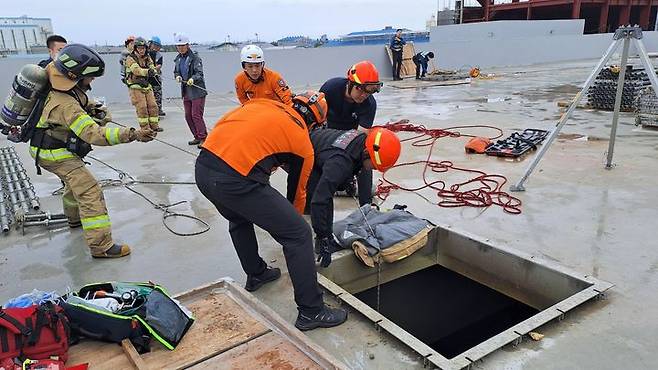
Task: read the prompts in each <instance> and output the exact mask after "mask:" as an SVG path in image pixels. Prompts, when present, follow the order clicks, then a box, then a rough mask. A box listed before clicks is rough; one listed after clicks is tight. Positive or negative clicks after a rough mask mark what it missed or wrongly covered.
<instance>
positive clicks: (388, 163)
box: [366, 127, 401, 172]
mask: <svg viewBox="0 0 658 370" xmlns="http://www.w3.org/2000/svg"><path fill="white" fill-rule="evenodd" d="M400 149H401V145H400V139H398V137H397V135H395V133H394V132H393V131H391V130H388V129H385V128H382V127H375V128H373V129H371V130H370V132H369V133H368V136H367V137H366V151H367V152H368V155H369V156H370V161H371V162H372V166H373V167H374V168H375V169H376V170H377V171H380V172H384V171H386V170H388V169H389V168H391V167H393V166H394V165H395V162H397V161H398V158H399V157H400Z"/></svg>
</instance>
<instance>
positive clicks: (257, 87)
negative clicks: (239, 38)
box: [235, 45, 292, 105]
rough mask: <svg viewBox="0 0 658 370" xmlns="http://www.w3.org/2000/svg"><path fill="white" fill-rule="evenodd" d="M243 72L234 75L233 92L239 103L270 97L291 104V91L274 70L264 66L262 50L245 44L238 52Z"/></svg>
mask: <svg viewBox="0 0 658 370" xmlns="http://www.w3.org/2000/svg"><path fill="white" fill-rule="evenodd" d="M240 60H241V62H242V69H243V70H244V71H243V72H240V73H238V74H237V76H235V93H236V94H237V95H238V100H240V103H241V104H244V103H246V102H247V101H249V100H250V99H258V98H265V99H272V100H276V101H280V102H281V103H283V104H286V105H290V104H292V93H291V91H290V88H289V87H288V84H287V83H286V81H284V80H283V78H282V77H281V75H280V74H279V73H277V72H276V71H273V70H271V69H269V68H265V58H264V57H263V50H262V49H261V48H259V47H258V46H256V45H247V46H245V47H244V48H242V51H241V52H240Z"/></svg>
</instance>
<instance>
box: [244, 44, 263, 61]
mask: <svg viewBox="0 0 658 370" xmlns="http://www.w3.org/2000/svg"><path fill="white" fill-rule="evenodd" d="M240 61H241V62H242V63H263V62H265V58H264V57H263V49H261V48H259V47H258V46H256V45H247V46H245V47H243V48H242V51H241V52H240Z"/></svg>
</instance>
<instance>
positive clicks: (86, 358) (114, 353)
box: [66, 340, 135, 370]
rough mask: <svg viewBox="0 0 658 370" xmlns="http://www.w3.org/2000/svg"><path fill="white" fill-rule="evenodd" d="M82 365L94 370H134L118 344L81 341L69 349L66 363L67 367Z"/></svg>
mask: <svg viewBox="0 0 658 370" xmlns="http://www.w3.org/2000/svg"><path fill="white" fill-rule="evenodd" d="M84 363H87V364H89V368H90V369H94V370H96V369H100V370H105V369H107V370H118V369H122V370H123V369H134V368H135V367H134V366H133V365H132V363H131V362H130V360H129V359H128V357H126V355H125V354H124V352H123V349H122V348H121V346H119V345H118V344H116V343H104V342H97V341H92V340H83V341H81V342H80V343H79V344H76V345H74V346H71V348H70V349H69V359H68V360H67V361H66V364H67V365H68V366H73V365H79V364H84Z"/></svg>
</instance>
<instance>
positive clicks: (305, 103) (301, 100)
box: [292, 90, 329, 130]
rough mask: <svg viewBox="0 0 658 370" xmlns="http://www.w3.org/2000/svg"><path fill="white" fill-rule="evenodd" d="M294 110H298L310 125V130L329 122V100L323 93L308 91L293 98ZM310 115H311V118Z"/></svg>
mask: <svg viewBox="0 0 658 370" xmlns="http://www.w3.org/2000/svg"><path fill="white" fill-rule="evenodd" d="M292 102H293V108H295V110H297V111H298V112H299V113H300V114H301V115H302V117H304V120H305V121H306V124H307V125H308V128H309V130H310V129H311V128H313V126H315V125H321V124H323V123H324V122H325V121H326V120H327V111H328V110H329V108H328V105H327V99H325V97H324V93H323V92H317V91H312V90H308V91H305V92H303V93H301V94H297V95H295V96H294V97H293V98H292ZM309 113H311V115H310V116H309Z"/></svg>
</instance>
